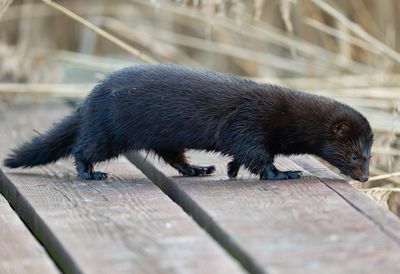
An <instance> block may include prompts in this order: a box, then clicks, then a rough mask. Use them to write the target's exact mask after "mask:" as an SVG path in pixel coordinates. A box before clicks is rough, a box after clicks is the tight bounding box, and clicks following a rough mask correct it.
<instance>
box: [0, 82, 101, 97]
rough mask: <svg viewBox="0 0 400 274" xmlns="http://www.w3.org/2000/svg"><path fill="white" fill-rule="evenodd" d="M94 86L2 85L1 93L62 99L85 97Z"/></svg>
mask: <svg viewBox="0 0 400 274" xmlns="http://www.w3.org/2000/svg"><path fill="white" fill-rule="evenodd" d="M94 85H95V84H94V83H93V84H41V83H37V84H32V83H31V84H19V83H0V92H5V93H7V92H10V93H48V94H52V95H54V96H61V97H74V98H75V97H84V96H86V95H87V93H89V91H90V90H91V89H92V88H93V87H94Z"/></svg>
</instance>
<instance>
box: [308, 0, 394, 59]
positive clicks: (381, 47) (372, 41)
mask: <svg viewBox="0 0 400 274" xmlns="http://www.w3.org/2000/svg"><path fill="white" fill-rule="evenodd" d="M311 1H312V2H313V3H314V4H315V5H317V6H318V7H319V8H320V9H321V10H323V11H325V12H326V13H328V14H329V15H331V16H332V17H334V18H335V19H336V20H338V21H339V22H340V23H342V24H343V25H345V26H346V27H348V28H349V29H350V30H351V31H352V32H354V33H355V34H357V35H358V36H359V37H361V38H363V39H364V40H365V41H367V42H368V43H370V44H371V46H374V47H376V48H377V49H378V50H379V51H381V53H383V54H385V55H387V56H389V57H391V58H392V59H393V60H395V61H396V62H398V63H400V53H398V52H397V51H395V50H393V49H392V48H390V47H389V46H387V45H385V44H384V43H382V42H381V41H379V40H378V39H376V38H375V37H373V36H372V35H370V34H369V33H367V32H366V31H365V30H363V29H362V28H361V27H360V26H359V25H358V24H356V23H354V22H353V21H351V20H350V19H348V18H347V17H346V16H344V15H343V14H342V13H340V12H339V11H337V10H336V9H334V8H333V7H332V6H330V5H329V4H327V3H326V2H324V1H323V0H311Z"/></svg>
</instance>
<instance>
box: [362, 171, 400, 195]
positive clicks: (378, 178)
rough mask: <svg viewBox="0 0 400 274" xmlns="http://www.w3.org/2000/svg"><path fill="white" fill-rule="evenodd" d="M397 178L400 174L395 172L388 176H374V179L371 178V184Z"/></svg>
mask: <svg viewBox="0 0 400 274" xmlns="http://www.w3.org/2000/svg"><path fill="white" fill-rule="evenodd" d="M396 176H400V172H393V173H387V174H382V175H378V176H373V177H370V178H369V181H370V182H373V181H379V180H384V179H389V178H392V177H396ZM399 191H400V190H399Z"/></svg>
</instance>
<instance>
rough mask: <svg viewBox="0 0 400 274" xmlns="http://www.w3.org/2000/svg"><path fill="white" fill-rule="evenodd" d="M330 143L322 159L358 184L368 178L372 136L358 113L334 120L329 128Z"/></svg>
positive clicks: (367, 124) (369, 128)
mask: <svg viewBox="0 0 400 274" xmlns="http://www.w3.org/2000/svg"><path fill="white" fill-rule="evenodd" d="M329 131H330V132H329V135H330V138H329V139H330V141H328V145H327V150H326V151H325V153H324V154H325V156H326V157H324V158H325V159H326V160H327V161H328V162H330V163H331V164H333V165H334V166H336V167H337V168H338V169H339V170H340V171H341V172H342V173H343V174H344V175H347V176H349V177H351V178H353V179H355V180H358V181H360V182H366V181H367V180H368V178H369V160H370V157H371V155H370V154H371V146H372V143H373V141H374V135H373V133H372V130H371V127H370V125H369V123H368V121H367V120H366V119H365V118H364V117H363V116H362V115H361V114H359V113H354V114H353V113H352V115H346V116H343V117H339V119H335V120H334V121H333V122H332V123H331V124H330V128H329Z"/></svg>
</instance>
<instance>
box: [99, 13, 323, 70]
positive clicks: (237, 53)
mask: <svg viewBox="0 0 400 274" xmlns="http://www.w3.org/2000/svg"><path fill="white" fill-rule="evenodd" d="M103 24H104V26H106V27H107V28H109V29H111V30H112V31H114V32H116V33H118V34H119V35H121V36H123V37H125V38H126V39H131V37H132V36H135V35H136V30H133V29H131V27H130V26H127V25H126V24H124V23H122V22H121V21H119V20H116V19H113V18H108V17H107V18H105V19H104V20H103ZM141 29H144V30H145V32H146V33H148V34H150V33H153V34H155V35H154V36H156V37H157V39H160V40H163V41H166V42H169V43H173V44H178V45H182V46H186V47H190V48H195V49H199V50H205V51H210V52H215V53H218V54H222V55H227V56H231V57H236V58H241V59H244V60H249V61H253V62H255V63H259V64H263V65H266V66H270V67H274V68H278V69H281V70H285V71H290V72H295V73H298V74H304V73H308V72H309V69H310V67H309V66H307V64H306V63H305V62H300V61H297V60H292V59H287V58H283V57H279V56H276V55H273V54H268V53H263V52H257V51H253V50H249V49H245V48H241V47H237V46H234V45H230V44H225V43H220V42H214V41H210V40H205V39H202V38H197V37H192V36H188V35H183V34H178V33H175V32H170V31H166V30H161V29H155V28H151V27H144V26H141ZM328 69H329V68H327V67H325V68H318V72H319V73H321V74H323V72H324V70H325V72H326V71H328ZM316 72H317V71H316Z"/></svg>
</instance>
